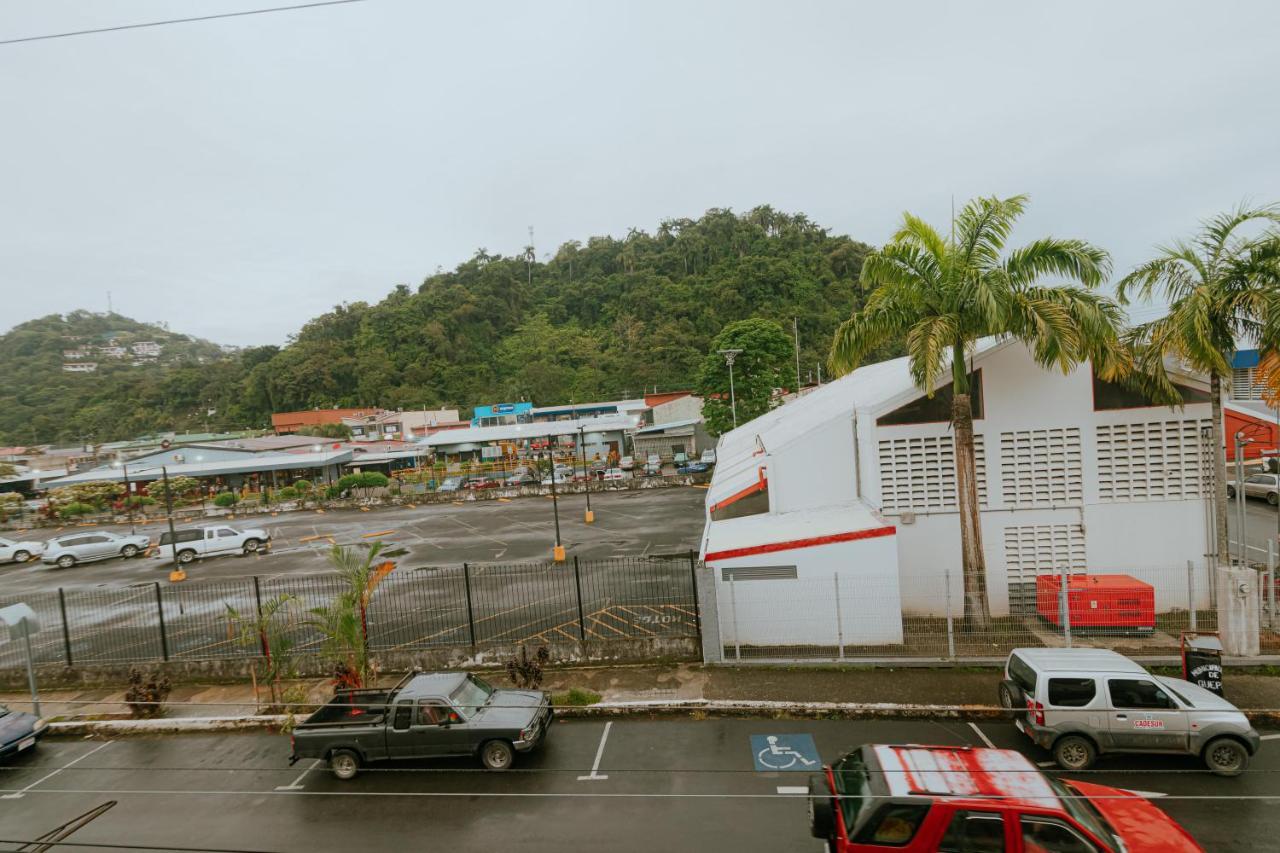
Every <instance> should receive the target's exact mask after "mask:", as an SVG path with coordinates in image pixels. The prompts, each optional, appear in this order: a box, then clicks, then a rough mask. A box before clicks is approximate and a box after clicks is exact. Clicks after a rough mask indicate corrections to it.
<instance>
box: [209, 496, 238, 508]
mask: <svg viewBox="0 0 1280 853" xmlns="http://www.w3.org/2000/svg"><path fill="white" fill-rule="evenodd" d="M239 502H240V496H239V495H237V494H236V493H235V492H220V493H219V494H218V495H217V496H215V497H214V499H213V505H214V506H220V507H223V508H226V507H233V506H235V505H236V504H237V503H239Z"/></svg>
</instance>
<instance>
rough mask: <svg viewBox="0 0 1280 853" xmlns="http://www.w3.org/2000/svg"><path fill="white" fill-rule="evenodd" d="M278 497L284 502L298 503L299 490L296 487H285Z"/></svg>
mask: <svg viewBox="0 0 1280 853" xmlns="http://www.w3.org/2000/svg"><path fill="white" fill-rule="evenodd" d="M277 497H279V498H280V500H282V501H296V500H297V499H298V490H297V488H295V487H294V486H285V487H284V488H283V489H281V490H280V492H279V493H278V495H277Z"/></svg>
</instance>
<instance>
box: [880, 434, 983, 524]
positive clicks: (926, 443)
mask: <svg viewBox="0 0 1280 853" xmlns="http://www.w3.org/2000/svg"><path fill="white" fill-rule="evenodd" d="M973 444H974V450H975V456H976V457H977V459H976V468H977V474H978V502H979V503H980V504H981V505H982V506H986V505H987V455H986V450H985V446H984V443H983V439H982V436H981V435H975V436H974V437H973ZM879 449H880V484H881V501H880V503H881V508H882V509H883V511H885V512H901V511H904V510H914V511H916V512H924V511H927V510H931V509H955V508H956V506H957V501H956V454H955V442H954V440H953V439H952V437H951V436H949V435H943V436H919V437H915V438H887V439H882V440H881V441H880V447H879Z"/></svg>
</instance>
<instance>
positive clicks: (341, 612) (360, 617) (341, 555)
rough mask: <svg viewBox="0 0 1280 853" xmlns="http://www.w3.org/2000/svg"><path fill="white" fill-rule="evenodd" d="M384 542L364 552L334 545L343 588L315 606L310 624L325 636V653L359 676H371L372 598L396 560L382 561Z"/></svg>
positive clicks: (361, 680)
mask: <svg viewBox="0 0 1280 853" xmlns="http://www.w3.org/2000/svg"><path fill="white" fill-rule="evenodd" d="M381 552H382V543H381V542H375V543H373V545H372V546H371V547H370V548H369V549H368V550H367V551H365V552H364V553H363V554H361V553H360V552H359V550H358V549H356V548H349V547H348V548H344V547H342V546H341V545H334V546H333V548H332V549H331V550H330V551H329V562H330V563H332V564H333V567H334V569H335V570H336V571H337V573H338V578H339V583H340V589H339V591H338V593H337V594H336V595H335V596H334V597H333V600H332V601H330V602H329V603H328V604H326V605H323V606H320V607H315V608H312V610H311V614H312V618H311V619H310V620H309V624H310V625H311V626H312V627H313V628H316V629H317V630H318V631H319V632H320V633H321V635H322V636H323V642H322V648H323V649H324V652H325V654H326V655H327V656H328V657H330V658H331V659H333V660H334V661H335V662H336V663H338V664H339V665H340V666H342V667H345V669H346V671H347V672H348V673H350V674H352V675H353V676H354V677H355V679H356V684H355V686H361V685H363V684H364V683H366V682H367V681H368V680H369V602H370V601H371V600H372V598H373V591H374V590H375V589H376V588H377V586H378V584H379V583H381V582H382V579H383V578H384V577H386V576H387V574H388V573H390V572H391V571H392V569H394V568H395V563H392V562H389V561H385V560H383V561H379V560H378V555H379V554H380V553H381Z"/></svg>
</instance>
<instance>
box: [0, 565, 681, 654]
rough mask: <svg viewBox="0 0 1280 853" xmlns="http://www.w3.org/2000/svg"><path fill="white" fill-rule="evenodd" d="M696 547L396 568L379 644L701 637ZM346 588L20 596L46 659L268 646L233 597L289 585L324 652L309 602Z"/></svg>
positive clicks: (378, 626)
mask: <svg viewBox="0 0 1280 853" xmlns="http://www.w3.org/2000/svg"><path fill="white" fill-rule="evenodd" d="M695 567H696V557H695V555H693V554H690V555H689V556H687V557H663V558H648V559H640V558H627V559H614V560H594V561H589V562H588V561H579V560H577V559H572V560H568V561H566V562H564V563H516V564H489V563H486V564H483V565H469V564H463V565H461V566H439V567H423V568H416V569H414V568H409V567H400V568H397V569H396V570H395V571H393V572H392V573H391V574H389V575H387V576H386V578H385V579H384V580H383V581H382V583H381V584H380V585H379V586H378V587H377V589H376V590H375V592H374V594H373V596H372V598H371V600H370V605H369V608H368V611H367V622H368V632H369V633H368V636H369V648H370V650H371V652H372V653H374V654H376V653H377V652H389V651H414V650H421V649H431V648H440V647H471V648H478V647H491V646H495V645H509V644H514V643H521V642H544V643H545V642H570V641H578V640H587V641H593V640H617V639H644V638H681V637H696V636H698V634H699V627H700V621H699V613H698V603H697V594H696V589H695V583H696V581H695V578H694V568H695ZM341 591H342V582H341V579H340V578H339V577H338V575H336V574H320V575H275V576H272V577H261V576H248V577H241V578H232V579H228V580H218V581H187V582H184V583H178V584H169V583H145V584H137V585H134V586H127V587H100V588H93V589H57V590H55V591H52V592H47V593H34V594H27V595H24V596H22V597H20V598H12V597H9V596H4V595H0V606H5V605H8V604H13V603H16V602H17V601H22V602H24V603H26V604H28V605H29V606H30V607H31V608H32V609H33V610H34V611H35V614H36V620H37V621H38V622H39V625H40V630H39V632H38V633H36V634H34V635H32V637H31V649H32V656H33V657H34V659H35V662H36V663H37V664H48V663H61V664H66V665H76V664H93V663H104V664H105V663H135V662H136V663H144V662H152V661H168V660H216V659H228V658H248V657H254V656H258V655H260V654H261V653H262V650H261V648H259V647H258V645H257V644H256V643H255V642H254V641H253V640H252V639H249V640H245V639H243V638H242V632H241V631H240V629H239V626H238V624H237V622H236V620H235V619H233V618H232V611H233V610H234V611H235V613H237V614H239V616H240V617H242V619H244V620H253V619H254V618H255V616H256V614H258V613H260V612H262V608H263V605H264V603H267V602H270V601H271V600H272V599H274V598H276V597H277V596H281V595H288V596H290V601H289V602H288V604H287V605H285V606H284V607H282V608H281V610H280V611H279V612H278V614H277V616H276V617H275V618H276V619H278V620H281V623H280V624H282V625H283V626H284V630H285V631H286V632H287V636H288V638H289V640H290V641H291V642H292V644H293V648H294V651H295V653H297V654H308V653H313V652H317V651H318V650H319V647H320V646H321V644H322V643H323V641H324V635H323V633H322V631H321V630H320V629H318V628H317V627H316V625H315V624H314V616H313V614H312V612H311V611H312V610H314V609H316V608H319V607H323V606H325V605H327V604H329V603H330V602H331V601H332V600H333V599H334V598H335V596H337V595H338V594H339V593H340V592H341ZM23 662H24V652H23V649H22V644H21V643H5V644H0V668H6V667H17V666H21V665H23Z"/></svg>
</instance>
